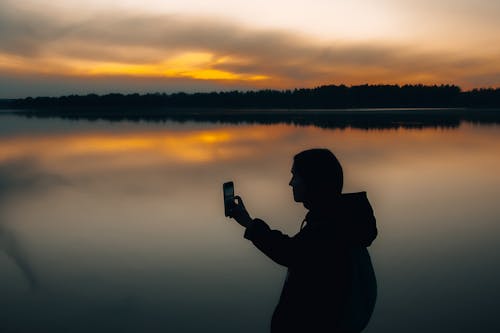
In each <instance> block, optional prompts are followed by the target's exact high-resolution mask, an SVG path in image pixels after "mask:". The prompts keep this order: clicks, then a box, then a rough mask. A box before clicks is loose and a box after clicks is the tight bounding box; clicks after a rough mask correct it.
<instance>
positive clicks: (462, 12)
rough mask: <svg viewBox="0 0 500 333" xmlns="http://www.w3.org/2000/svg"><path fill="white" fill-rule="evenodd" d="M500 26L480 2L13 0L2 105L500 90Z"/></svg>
mask: <svg viewBox="0 0 500 333" xmlns="http://www.w3.org/2000/svg"><path fill="white" fill-rule="evenodd" d="M449 6H453V8H454V10H453V11H449V10H448V8H449ZM264 9H265V12H266V15H262V12H263V11H264ZM499 15H500V5H499V4H498V2H488V1H483V0H481V1H479V2H473V1H471V0H466V1H461V2H460V3H459V4H457V3H455V2H453V3H452V2H450V0H446V1H444V2H443V3H440V4H435V3H432V2H431V1H427V0H425V1H421V2H419V4H418V5H416V4H415V3H414V2H410V1H399V2H395V1H393V0H383V1H380V2H378V3H377V4H376V5H375V4H372V3H371V2H369V1H366V0H356V1H352V2H348V3H334V2H331V1H326V0H320V1H318V2H315V4H314V6H310V5H308V4H305V3H304V2H303V1H301V0H294V1H286V2H285V1H281V0H279V1H276V2H273V3H272V4H270V3H267V2H263V1H255V2H252V3H244V2H240V1H231V2H229V1H207V2H204V3H203V5H201V4H199V3H198V2H196V3H195V2H194V0H193V1H191V0H189V1H184V2H182V3H181V2H178V3H169V4H166V3H164V2H162V1H156V0H147V1H145V2H141V3H139V2H136V1H132V0H131V1H126V2H123V3H122V4H121V5H119V6H117V4H116V3H115V2H113V1H110V0H109V1H89V2H86V3H82V2H80V1H76V0H58V1H55V2H51V3H50V4H47V3H45V2H41V1H39V0H29V1H25V2H22V3H18V2H14V1H11V0H6V1H3V2H2V3H1V4H0V21H1V22H2V29H1V30H0V40H1V41H2V43H0V98H9V97H23V96H27V95H53V96H54V95H56V96H57V95H62V94H68V93H78V94H84V93H106V92H135V91H137V92H147V91H165V92H169V91H179V90H183V91H187V92H190V91H213V90H228V89H261V88H270V89H284V88H296V87H315V86H318V85H324V84H348V85H353V84H364V83H370V84H378V83H382V84H385V83H389V84H406V83H410V84H416V83H423V84H456V85H459V86H461V87H462V88H464V89H471V88H476V87H499V86H500V37H499V36H500V34H498V31H499V30H500V26H499V23H498V20H497V18H498V16H499ZM124 78H125V79H126V80H124Z"/></svg>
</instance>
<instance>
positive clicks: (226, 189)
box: [222, 182, 234, 216]
mask: <svg viewBox="0 0 500 333" xmlns="http://www.w3.org/2000/svg"><path fill="white" fill-rule="evenodd" d="M222 191H223V193H224V213H225V214H226V216H229V212H228V210H229V207H230V206H229V205H230V204H231V203H232V202H233V200H234V184H233V182H227V183H224V184H223V185H222Z"/></svg>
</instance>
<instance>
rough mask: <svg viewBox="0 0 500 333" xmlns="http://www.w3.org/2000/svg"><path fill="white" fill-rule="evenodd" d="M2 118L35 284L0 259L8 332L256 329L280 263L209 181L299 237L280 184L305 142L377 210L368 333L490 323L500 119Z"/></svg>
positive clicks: (13, 226)
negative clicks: (259, 247) (359, 123)
mask: <svg viewBox="0 0 500 333" xmlns="http://www.w3.org/2000/svg"><path fill="white" fill-rule="evenodd" d="M2 117H3V116H2ZM9 117H11V118H9V119H10V120H12V121H14V120H15V123H16V124H17V125H16V126H17V129H18V130H14V129H11V130H10V132H9V133H8V134H6V133H5V132H4V133H3V134H2V140H1V141H0V184H1V186H2V188H3V190H2V191H0V200H1V202H2V206H1V209H2V211H1V216H2V220H3V221H4V223H3V226H4V227H5V228H8V229H9V230H12V231H13V232H15V233H16V236H17V238H18V239H19V241H20V244H22V248H23V251H24V252H25V253H26V255H27V257H28V258H29V260H30V262H31V263H32V266H33V268H34V270H35V271H36V272H37V276H39V279H40V285H41V290H40V292H39V293H37V294H35V295H33V294H32V293H30V292H29V284H28V283H27V282H26V279H25V278H23V275H22V273H21V272H20V270H19V269H18V268H17V267H16V266H15V265H14V264H13V263H12V260H11V259H9V258H8V257H7V256H5V255H4V256H2V255H0V270H1V272H2V285H1V286H0V290H1V293H2V295H3V296H2V299H1V300H0V308H1V309H2V311H0V312H1V314H0V320H1V321H2V323H5V326H4V327H6V328H7V330H6V331H34V330H35V329H36V330H37V331H40V330H42V328H44V329H45V331H50V332H67V331H72V332H79V331H81V332H88V331H90V330H92V331H97V332H109V331H115V330H116V331H118V330H119V331H120V332H137V331H144V332H156V331H159V330H162V331H169V332H180V331H182V332H199V331H201V330H203V331H214V332H215V331H217V332H265V331H266V327H267V325H268V323H269V318H268V316H269V314H270V313H272V309H273V307H274V305H275V303H276V301H277V298H278V296H279V291H280V289H281V284H282V279H283V271H282V268H280V267H277V266H276V265H274V264H273V263H271V262H270V261H269V260H268V259H266V258H265V257H263V256H261V255H260V254H259V253H257V251H255V250H254V249H253V248H252V245H251V244H249V243H248V242H247V241H245V240H244V239H243V238H242V234H241V229H240V228H238V226H235V225H234V224H233V223H230V222H229V221H227V220H226V219H225V218H224V214H223V204H222V195H221V188H220V186H221V184H222V183H223V182H224V181H226V180H228V179H232V180H233V181H234V182H235V187H236V191H237V192H239V193H241V194H244V195H245V199H246V205H247V206H248V209H249V210H251V211H252V212H255V214H257V215H258V216H259V217H261V218H264V219H266V221H269V223H270V224H272V225H273V226H275V227H277V228H281V229H282V230H285V231H287V232H289V233H295V232H296V231H297V230H298V228H299V224H300V222H301V220H302V217H303V215H304V213H305V210H304V209H303V208H302V207H301V206H298V205H296V204H294V203H293V200H292V196H291V192H290V189H289V187H288V186H287V184H288V181H289V176H290V175H289V170H290V165H291V158H292V156H293V155H294V154H295V153H296V152H298V151H301V150H303V149H306V148H309V147H314V146H320V147H327V148H329V149H331V150H332V151H334V152H335V153H336V155H337V156H338V157H339V159H340V161H341V162H342V164H343V166H344V170H345V190H346V191H360V190H366V191H368V194H369V196H370V199H371V201H372V203H373V206H374V208H375V212H376V216H377V218H378V224H379V228H380V230H381V234H380V236H381V237H380V239H379V240H378V241H377V243H376V244H375V245H374V246H373V248H372V249H371V251H372V254H373V259H374V264H375V266H376V269H377V273H378V277H379V288H380V298H379V302H378V304H377V308H376V310H375V314H374V317H373V321H372V323H371V324H370V326H369V328H368V329H367V330H366V332H393V331H394V332H399V331H402V332H434V331H435V332H438V331H439V332H443V331H449V332H465V331H471V330H472V327H474V328H476V327H478V325H481V327H485V328H487V330H488V331H495V330H498V329H499V325H498V324H497V323H496V322H495V320H494V313H496V310H497V309H498V308H499V306H500V301H499V300H500V288H498V287H499V285H498V281H499V280H500V279H499V278H500V270H499V269H497V268H496V266H497V265H496V263H497V262H498V260H499V259H500V258H499V257H500V255H498V254H497V253H498V251H496V250H495V249H496V245H497V244H498V242H499V241H500V236H498V235H499V231H500V230H499V229H500V227H499V225H498V223H497V220H498V216H499V215H500V209H499V207H498V198H499V197H500V175H499V173H498V170H499V168H500V156H499V155H498V151H500V140H499V137H500V127H498V126H496V125H491V126H475V125H472V124H467V123H465V124H462V125H460V126H459V127H458V128H456V129H453V130H451V129H450V130H437V129H432V128H426V129H421V130H419V129H401V128H400V129H391V130H371V131H365V130H360V129H352V128H346V129H336V130H326V129H320V128H317V127H312V126H304V127H295V126H292V125H286V124H281V125H272V126H266V125H230V124H208V123H207V124H194V123H189V122H188V123H184V124H178V123H170V122H167V123H165V124H153V123H141V122H139V123H127V122H123V123H113V124H111V123H104V122H98V123H87V122H84V121H80V122H70V121H64V120H57V119H52V120H39V119H23V118H16V117H15V116H9ZM12 117H13V118H12ZM33 122H35V123H36V124H38V125H36V124H33ZM37 122H38V123H37ZM40 122H45V123H43V124H45V125H44V126H45V127H38V129H37V130H36V131H30V130H26V128H33V127H36V126H40ZM23 126H24V127H23ZM54 128H57V129H58V130H54ZM472 281H474V283H472ZM27 318H28V319H29V320H27ZM193 318H196V320H193ZM422 318H425V320H423V319H422Z"/></svg>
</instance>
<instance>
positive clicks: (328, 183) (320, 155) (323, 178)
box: [289, 148, 344, 204]
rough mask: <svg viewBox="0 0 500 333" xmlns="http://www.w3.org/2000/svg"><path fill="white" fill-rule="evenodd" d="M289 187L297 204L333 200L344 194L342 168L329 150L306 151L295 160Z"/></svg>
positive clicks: (295, 157) (296, 156)
mask: <svg viewBox="0 0 500 333" xmlns="http://www.w3.org/2000/svg"><path fill="white" fill-rule="evenodd" d="M289 185H290V186H292V188H293V198H294V200H295V201H296V202H303V203H304V204H314V203H319V202H324V201H327V200H331V199H333V198H336V197H339V196H340V194H341V193H342V187H343V185H344V176H343V172H342V166H341V165H340V163H339V161H338V160H337V158H336V157H335V155H334V154H333V153H332V152H331V151H330V150H328V149H319V148H316V149H309V150H305V151H303V152H300V153H298V154H297V155H295V156H294V158H293V166H292V179H291V180H290V183H289Z"/></svg>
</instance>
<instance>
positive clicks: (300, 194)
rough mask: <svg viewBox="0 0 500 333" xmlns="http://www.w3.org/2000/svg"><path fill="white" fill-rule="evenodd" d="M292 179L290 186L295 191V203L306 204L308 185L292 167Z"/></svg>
mask: <svg viewBox="0 0 500 333" xmlns="http://www.w3.org/2000/svg"><path fill="white" fill-rule="evenodd" d="M291 172H292V179H290V182H289V183H288V185H290V186H291V187H292V190H293V200H294V201H295V202H304V200H305V196H306V184H305V182H304V179H303V178H301V177H300V175H298V174H297V173H296V172H295V170H294V167H293V166H292V170H291Z"/></svg>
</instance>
